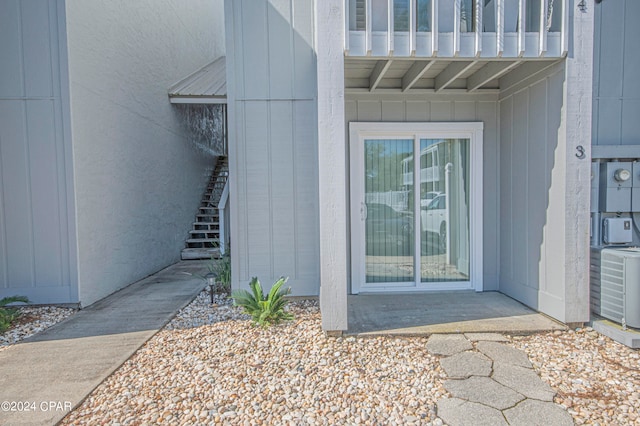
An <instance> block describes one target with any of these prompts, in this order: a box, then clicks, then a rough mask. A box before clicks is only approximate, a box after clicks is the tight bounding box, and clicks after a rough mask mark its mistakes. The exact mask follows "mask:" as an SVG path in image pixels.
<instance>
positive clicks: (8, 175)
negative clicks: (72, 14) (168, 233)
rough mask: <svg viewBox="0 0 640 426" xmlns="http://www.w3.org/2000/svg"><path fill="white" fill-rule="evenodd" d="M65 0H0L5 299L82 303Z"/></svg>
mask: <svg viewBox="0 0 640 426" xmlns="http://www.w3.org/2000/svg"><path fill="white" fill-rule="evenodd" d="M64 34H65V28H64V2H63V1H56V0H37V1H28V2H27V1H21V0H4V1H2V2H0V40H1V42H0V298H2V297H5V296H13V295H16V294H17V295H24V296H27V297H29V299H30V300H31V301H32V302H34V303H69V302H77V301H78V289H77V270H76V251H75V237H74V235H75V230H74V206H73V187H72V186H71V182H72V178H71V175H72V160H71V153H70V145H69V144H70V141H69V137H68V134H67V133H66V132H67V131H68V121H67V120H68V103H67V93H66V91H67V83H66V78H67V76H66V71H65V70H66V63H65V61H66V53H65V52H66V41H65V35H64Z"/></svg>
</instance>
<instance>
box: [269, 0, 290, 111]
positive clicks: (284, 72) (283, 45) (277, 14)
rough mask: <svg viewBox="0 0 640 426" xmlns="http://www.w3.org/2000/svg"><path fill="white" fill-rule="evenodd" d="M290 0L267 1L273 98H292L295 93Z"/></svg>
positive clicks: (270, 85) (270, 82)
mask: <svg viewBox="0 0 640 426" xmlns="http://www.w3.org/2000/svg"><path fill="white" fill-rule="evenodd" d="M290 19H291V4H290V0H270V1H269V2H268V3H267V22H268V25H267V26H268V31H269V33H268V43H269V76H270V78H269V93H270V96H271V98H280V99H290V98H291V97H292V95H293V93H292V85H293V83H292V82H293V76H294V71H293V68H294V66H293V64H294V59H295V58H294V55H293V52H292V48H293V40H292V39H291V34H292V31H291V26H292V22H290Z"/></svg>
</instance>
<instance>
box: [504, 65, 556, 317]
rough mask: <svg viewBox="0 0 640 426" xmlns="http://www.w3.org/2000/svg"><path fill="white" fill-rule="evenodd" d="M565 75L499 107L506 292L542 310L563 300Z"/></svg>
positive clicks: (543, 80) (552, 75) (549, 77)
mask: <svg viewBox="0 0 640 426" xmlns="http://www.w3.org/2000/svg"><path fill="white" fill-rule="evenodd" d="M564 76H565V69H564V66H562V64H560V65H557V66H555V67H554V68H553V69H552V70H550V71H548V72H547V73H546V75H543V76H541V77H539V79H538V80H537V81H535V82H532V83H531V84H530V85H526V86H525V87H522V88H520V90H517V91H514V92H512V93H510V94H507V96H505V97H503V98H502V99H501V101H500V164H499V167H500V177H501V178H500V182H501V184H500V191H499V192H500V227H499V230H500V291H502V292H504V293H506V294H508V295H509V296H511V297H513V298H515V299H517V300H519V301H521V302H523V303H524V304H526V305H529V306H531V307H533V308H536V309H541V306H540V301H539V296H540V295H539V293H540V294H545V295H546V297H548V298H551V299H553V300H556V301H557V302H558V303H560V302H561V301H562V300H563V299H564V281H563V279H562V278H561V277H563V276H564V267H565V262H566V261H567V260H568V259H566V257H565V245H566V241H565V228H564V219H565V214H566V211H565V206H564V194H565V183H564V179H565V175H564V165H563V156H564V151H563V145H564V143H565V139H566V138H564V137H563V136H562V135H561V128H560V127H561V118H562V111H561V109H562V105H563V85H564Z"/></svg>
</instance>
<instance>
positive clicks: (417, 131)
mask: <svg viewBox="0 0 640 426" xmlns="http://www.w3.org/2000/svg"><path fill="white" fill-rule="evenodd" d="M483 129H484V123H482V122H428V123H424V122H423V123H380V122H373V123H372V122H352V123H349V150H350V156H351V159H350V166H351V167H350V189H351V196H350V198H351V199H350V208H351V217H350V221H351V222H350V223H351V292H352V293H353V294H359V293H364V292H367V293H368V292H390V291H393V292H405V291H413V292H424V291H443V290H475V291H478V292H480V291H482V290H483V256H482V253H483V249H482V248H483V246H482V244H483V233H482V230H483V215H482V211H483V184H482V176H483V171H482V165H483V162H482V156H483V149H482V146H483ZM365 139H369V140H370V139H413V141H414V153H416V152H417V153H419V152H420V140H421V139H469V141H470V146H469V151H470V152H469V156H470V159H469V167H470V170H469V176H470V182H469V186H470V187H469V191H470V194H469V203H470V206H469V237H470V242H469V243H470V247H469V249H470V253H469V263H470V264H469V267H470V274H469V280H468V281H460V282H455V281H454V282H442V283H431V282H429V283H421V281H420V272H419V256H415V262H414V263H415V271H416V274H415V276H416V279H415V282H414V285H413V286H402V285H398V284H392V283H389V284H385V283H381V284H378V283H376V284H368V285H365V280H366V271H365V238H364V231H365V227H364V222H363V220H362V217H361V209H362V206H363V205H364V202H365V194H364V182H363V179H364V141H365ZM414 155H415V154H414ZM413 163H414V171H413V176H414V188H417V186H416V185H418V184H419V182H417V181H418V180H419V178H420V170H419V168H420V161H414V162H413ZM414 209H415V212H414V214H415V216H414V217H420V203H414ZM418 229H419V228H418ZM415 244H416V247H415V251H414V252H415V253H419V252H420V247H419V244H420V243H419V241H418V239H417V238H416V242H415Z"/></svg>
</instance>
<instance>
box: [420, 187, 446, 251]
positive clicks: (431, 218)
mask: <svg viewBox="0 0 640 426" xmlns="http://www.w3.org/2000/svg"><path fill="white" fill-rule="evenodd" d="M447 216H448V214H447V195H446V194H439V195H438V196H436V197H435V198H434V199H433V200H431V202H430V203H429V204H428V205H427V206H426V207H424V206H423V207H421V208H420V227H421V230H422V232H423V233H428V234H431V235H434V236H435V237H436V240H435V241H437V243H438V250H439V251H440V253H444V252H445V251H446V250H447Z"/></svg>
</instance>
